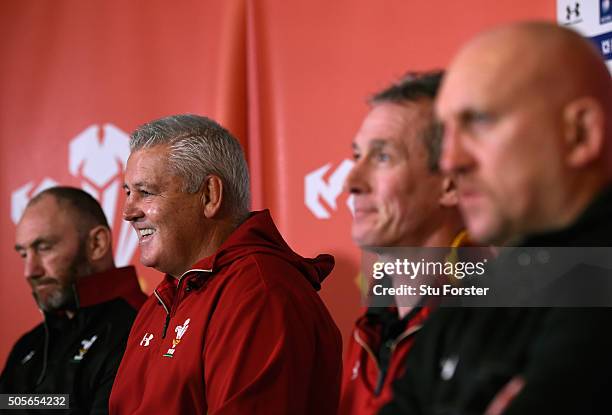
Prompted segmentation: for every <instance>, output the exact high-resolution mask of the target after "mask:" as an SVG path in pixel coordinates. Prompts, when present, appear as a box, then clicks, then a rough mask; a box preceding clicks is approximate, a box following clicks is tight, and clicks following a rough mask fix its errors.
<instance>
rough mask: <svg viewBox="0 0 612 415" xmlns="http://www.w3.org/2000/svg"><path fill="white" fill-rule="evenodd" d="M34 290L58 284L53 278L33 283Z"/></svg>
mask: <svg viewBox="0 0 612 415" xmlns="http://www.w3.org/2000/svg"><path fill="white" fill-rule="evenodd" d="M31 284H32V288H34V289H42V288H46V287H49V286H52V285H58V282H57V281H56V280H54V279H52V278H45V279H42V280H36V281H32V282H31Z"/></svg>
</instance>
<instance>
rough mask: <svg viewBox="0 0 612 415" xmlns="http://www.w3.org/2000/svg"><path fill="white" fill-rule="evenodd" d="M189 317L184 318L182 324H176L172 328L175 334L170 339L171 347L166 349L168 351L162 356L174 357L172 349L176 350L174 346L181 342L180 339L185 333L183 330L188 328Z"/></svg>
mask: <svg viewBox="0 0 612 415" xmlns="http://www.w3.org/2000/svg"><path fill="white" fill-rule="evenodd" d="M190 321H191V319H189V318H188V319H187V320H185V322H184V323H183V325H182V326H176V327H175V328H174V332H175V333H176V336H175V337H174V339H172V347H171V348H169V349H168V351H167V352H166V353H165V354H164V355H163V356H164V357H174V351H175V350H176V346H177V345H178V344H179V343H180V342H181V339H182V338H183V336H184V335H185V332H186V331H187V329H188V328H189V322H190Z"/></svg>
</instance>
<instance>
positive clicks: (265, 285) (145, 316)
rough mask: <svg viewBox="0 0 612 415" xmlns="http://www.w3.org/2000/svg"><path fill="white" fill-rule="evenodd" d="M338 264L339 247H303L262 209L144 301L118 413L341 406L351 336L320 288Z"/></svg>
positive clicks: (121, 375) (330, 409)
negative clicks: (292, 244)
mask: <svg viewBox="0 0 612 415" xmlns="http://www.w3.org/2000/svg"><path fill="white" fill-rule="evenodd" d="M332 268H333V257H331V256H330V255H319V256H318V257H317V258H316V259H306V258H302V257H300V256H299V255H297V254H296V253H295V252H293V251H292V250H291V249H290V248H289V246H288V245H287V244H286V243H285V241H284V240H283V238H282V237H281V235H280V234H279V232H278V230H277V229H276V227H275V226H274V223H273V222H272V219H271V217H270V215H269V212H268V211H262V212H255V213H252V214H251V216H250V218H249V219H247V220H246V221H245V222H244V223H243V224H242V225H241V226H240V227H238V229H236V230H235V231H234V232H233V233H232V234H231V235H230V237H229V238H228V239H227V240H226V241H225V242H224V243H223V244H222V246H221V247H220V248H219V250H218V251H217V252H216V253H215V254H214V255H212V256H210V257H207V258H204V259H202V260H201V261H199V262H198V263H197V264H195V265H194V267H193V269H191V270H189V271H187V272H185V273H184V274H183V275H182V276H181V277H180V278H179V280H178V283H177V284H176V283H175V281H176V280H175V279H174V278H173V277H171V276H166V278H165V279H164V281H162V283H161V284H160V285H159V286H158V287H157V289H156V290H155V293H154V295H153V296H151V297H150V298H149V300H147V302H146V303H145V305H144V306H143V307H142V309H141V311H140V312H139V313H138V316H137V318H136V321H135V322H134V325H133V327H132V331H131V333H130V337H129V340H128V346H127V349H126V351H125V354H124V356H123V360H122V362H121V366H120V368H119V372H118V373H117V377H116V379H115V383H114V385H113V390H112V394H111V399H110V413H111V414H146V415H151V414H207V413H208V414H217V415H220V414H266V415H273V414H323V415H324V414H336V412H337V407H338V399H339V394H340V382H341V371H342V362H341V359H342V356H341V354H342V340H341V336H340V332H339V330H338V328H337V327H336V325H335V324H334V321H333V320H332V318H331V316H330V314H329V312H328V311H327V309H326V308H325V305H324V304H323V302H322V301H321V299H320V298H319V296H318V294H317V293H316V291H317V290H318V289H319V288H320V283H321V281H322V280H323V279H324V278H325V277H326V276H327V275H328V274H329V272H330V271H331V269H332ZM175 284H176V286H175Z"/></svg>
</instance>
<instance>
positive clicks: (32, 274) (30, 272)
mask: <svg viewBox="0 0 612 415" xmlns="http://www.w3.org/2000/svg"><path fill="white" fill-rule="evenodd" d="M23 273H24V276H25V277H26V278H27V279H35V278H40V277H42V276H43V275H45V269H44V267H43V266H42V262H41V260H40V257H39V255H38V254H36V253H28V254H26V257H25V262H24V267H23Z"/></svg>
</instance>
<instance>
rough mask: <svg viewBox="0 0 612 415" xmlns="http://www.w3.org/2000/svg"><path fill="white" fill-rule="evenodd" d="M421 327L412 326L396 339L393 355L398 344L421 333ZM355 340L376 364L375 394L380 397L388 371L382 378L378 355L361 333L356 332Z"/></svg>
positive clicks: (391, 348) (392, 346)
mask: <svg viewBox="0 0 612 415" xmlns="http://www.w3.org/2000/svg"><path fill="white" fill-rule="evenodd" d="M421 327H422V325H421V324H418V325H415V326H412V327H410V328H408V329H407V330H406V331H404V332H403V333H402V334H401V335H400V336H399V337H398V338H397V339H395V341H394V342H393V343H392V344H391V346H390V347H389V349H390V350H391V354H393V352H394V351H395V348H396V347H397V345H398V344H400V343H401V342H402V341H404V340H405V339H406V338H408V337H410V336H411V335H413V334H414V333H416V332H417V331H419V330H420V329H421ZM354 338H355V341H356V342H357V344H359V345H360V346H361V347H363V349H364V350H365V351H366V352H367V353H368V355H369V356H370V357H371V358H372V361H373V362H374V365H375V366H376V370H377V375H376V379H377V381H376V386H375V391H374V393H375V395H377V396H378V395H379V394H380V391H381V390H382V386H383V383H384V381H385V377H386V370H385V374H384V376H382V375H383V372H382V370H381V368H380V366H379V365H378V359H377V358H376V355H375V354H374V352H373V351H372V349H371V348H370V346H368V344H367V343H366V342H364V341H363V340H362V339H361V336H359V331H358V330H355V335H354Z"/></svg>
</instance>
